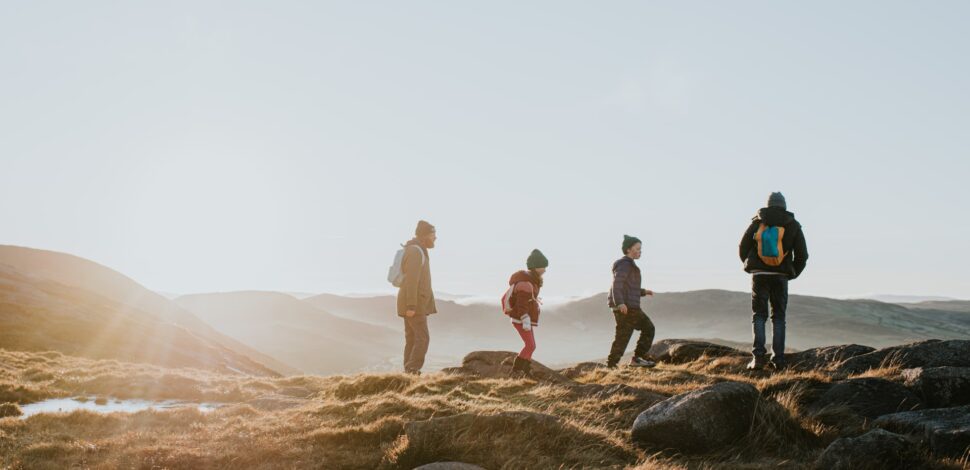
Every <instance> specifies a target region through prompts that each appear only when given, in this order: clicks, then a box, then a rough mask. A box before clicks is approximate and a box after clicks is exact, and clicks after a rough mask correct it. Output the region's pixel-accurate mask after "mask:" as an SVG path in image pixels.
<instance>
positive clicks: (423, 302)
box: [397, 220, 438, 374]
mask: <svg viewBox="0 0 970 470" xmlns="http://www.w3.org/2000/svg"><path fill="white" fill-rule="evenodd" d="M414 235H415V237H414V238H413V239H411V240H410V241H409V242H407V243H405V248H406V251H405V253H404V259H403V260H402V262H401V271H402V272H403V273H404V282H403V283H401V288H400V290H398V293H397V314H398V316H400V317H402V318H403V319H404V371H405V372H407V373H409V374H420V373H421V367H423V366H424V357H425V355H426V354H427V353H428V344H429V343H430V340H431V338H430V335H429V333H428V315H431V314H433V313H437V312H438V309H437V308H436V306H435V302H434V292H433V291H432V290H431V260H430V257H429V256H428V250H430V249H432V248H434V244H435V240H437V239H438V236H437V234H436V233H435V228H434V226H433V225H431V224H429V223H427V222H425V221H423V220H422V221H419V222H418V227H417V228H416V229H415V231H414Z"/></svg>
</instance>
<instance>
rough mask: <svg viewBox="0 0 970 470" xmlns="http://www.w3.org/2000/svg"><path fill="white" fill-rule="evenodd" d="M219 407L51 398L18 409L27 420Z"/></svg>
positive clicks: (174, 403) (210, 404)
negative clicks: (60, 415) (47, 415)
mask: <svg viewBox="0 0 970 470" xmlns="http://www.w3.org/2000/svg"><path fill="white" fill-rule="evenodd" d="M220 406H222V405H221V404H219V403H192V402H186V401H177V400H162V401H153V400H137V399H127V400H121V399H117V398H108V399H107V400H105V399H104V398H102V399H100V400H96V399H95V397H75V398H51V399H49V400H44V401H39V402H37V403H31V404H29V405H20V409H21V411H23V413H24V414H23V415H21V416H20V418H21V419H27V418H29V417H31V416H33V415H36V414H40V413H70V412H72V411H77V410H88V411H94V412H96V413H137V412H139V411H145V410H171V409H176V408H196V409H198V410H199V411H201V412H203V413H208V412H210V411H213V410H215V409H217V408H219V407H220Z"/></svg>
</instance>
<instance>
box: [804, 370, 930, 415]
mask: <svg viewBox="0 0 970 470" xmlns="http://www.w3.org/2000/svg"><path fill="white" fill-rule="evenodd" d="M836 406H845V407H848V408H850V409H851V410H852V411H853V412H855V413H856V414H858V415H860V416H862V417H865V418H869V419H874V418H877V417H879V416H882V415H885V414H889V413H896V412H900V411H910V410H914V409H919V408H920V407H921V406H922V403H921V401H920V399H919V397H917V396H916V395H915V394H914V393H913V392H911V391H910V390H909V389H907V388H906V387H904V386H902V385H900V384H898V383H895V382H890V381H888V380H885V379H878V378H860V379H849V380H845V381H842V382H838V383H836V384H833V385H832V386H831V387H830V388H829V389H828V390H826V391H825V392H824V393H822V395H821V396H820V397H819V398H818V399H817V400H815V401H814V402H812V404H811V405H810V406H809V410H811V411H813V412H817V411H821V410H823V409H825V408H830V407H836Z"/></svg>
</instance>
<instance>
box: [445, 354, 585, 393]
mask: <svg viewBox="0 0 970 470" xmlns="http://www.w3.org/2000/svg"><path fill="white" fill-rule="evenodd" d="M515 356H517V354H516V353H514V352H511V351H474V352H471V353H468V355H466V356H465V358H464V359H462V361H461V373H463V374H467V375H474V376H478V377H485V378H491V379H507V378H509V374H510V373H511V372H512V361H513V360H514V359H515ZM452 373H454V372H452ZM532 377H533V378H534V379H536V380H538V381H540V382H552V383H556V384H563V385H571V384H575V383H576V382H574V381H573V380H571V379H569V378H567V377H565V376H563V375H562V374H560V373H559V372H556V371H555V370H552V369H550V368H548V367H546V366H544V365H542V364H541V363H539V362H537V361H532Z"/></svg>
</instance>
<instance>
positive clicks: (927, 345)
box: [836, 339, 970, 374]
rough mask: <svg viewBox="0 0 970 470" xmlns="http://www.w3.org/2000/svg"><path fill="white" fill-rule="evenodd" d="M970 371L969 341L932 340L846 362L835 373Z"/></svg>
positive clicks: (885, 350)
mask: <svg viewBox="0 0 970 470" xmlns="http://www.w3.org/2000/svg"><path fill="white" fill-rule="evenodd" d="M889 365H893V366H900V367H902V368H905V369H911V368H916V367H970V340H960V339H952V340H947V341H941V340H937V339H930V340H926V341H920V342H918V343H911V344H906V345H902V346H893V347H889V348H884V349H880V350H878V351H873V352H870V353H867V354H862V355H859V356H855V357H852V358H849V359H847V360H846V361H845V362H843V363H842V364H840V365H839V366H838V367H837V368H836V370H837V371H839V372H841V373H846V374H858V373H862V372H865V371H867V370H869V369H876V368H879V367H883V366H889Z"/></svg>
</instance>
